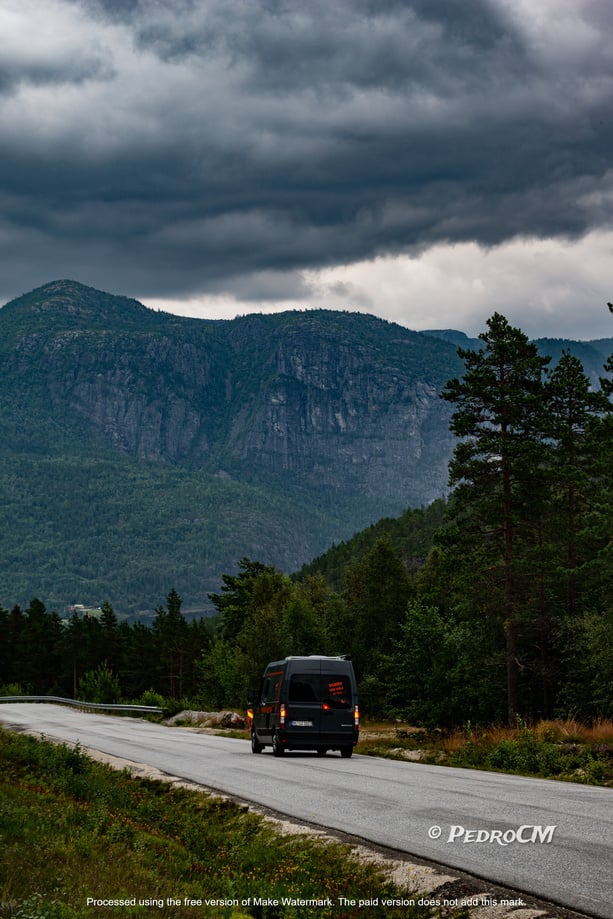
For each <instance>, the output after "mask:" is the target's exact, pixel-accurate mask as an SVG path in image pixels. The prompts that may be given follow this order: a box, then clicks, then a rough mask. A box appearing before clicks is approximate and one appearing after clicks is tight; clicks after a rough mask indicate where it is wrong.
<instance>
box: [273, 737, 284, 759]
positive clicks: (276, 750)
mask: <svg viewBox="0 0 613 919" xmlns="http://www.w3.org/2000/svg"><path fill="white" fill-rule="evenodd" d="M272 752H273V754H274V756H283V754H284V753H285V747H284V746H283V744H282V743H281V741H280V740H279V735H278V734H273V737H272Z"/></svg>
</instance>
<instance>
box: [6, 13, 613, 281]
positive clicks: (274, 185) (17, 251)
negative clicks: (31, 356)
mask: <svg viewBox="0 0 613 919" xmlns="http://www.w3.org/2000/svg"><path fill="white" fill-rule="evenodd" d="M536 6H537V9H536V10H535V9H534V7H535V4H528V3H527V2H526V3H525V4H522V3H521V2H520V3H509V2H506V0H473V2H466V3H464V2H461V3H458V2H455V0H412V2H408V0H407V2H392V0H372V2H367V0H335V2H334V3H330V2H328V0H314V2H311V3H308V4H304V3H300V2H298V0H285V2H281V0H279V2H276V0H270V2H266V0H259V2H252V0H208V2H195V0H193V2H192V0H175V2H173V3H170V4H169V3H167V2H161V0H147V2H144V0H143V2H136V0H135V2H130V3H126V2H123V0H122V2H112V0H83V2H82V3H79V2H76V0H49V2H47V3H45V4H42V5H40V4H39V3H36V2H34V0H28V2H25V4H24V2H23V0H22V2H20V3H17V2H16V0H14V6H13V4H12V3H11V2H9V3H8V9H9V11H10V12H11V14H12V19H11V20H10V21H8V31H7V32H6V34H7V35H8V38H5V40H4V45H3V46H2V54H1V62H0V93H4V95H2V96H0V118H1V123H2V125H3V130H2V134H1V135H0V205H1V208H0V240H1V241H2V250H1V251H2V253H3V264H2V266H1V267H2V277H3V279H4V283H3V289H4V292H5V293H6V295H11V294H13V293H18V292H20V291H21V290H22V289H24V288H27V287H32V286H34V285H35V284H36V283H39V282H40V283H42V282H44V281H47V280H49V279H50V278H52V277H59V276H71V277H79V278H81V279H83V280H86V281H87V282H88V283H93V284H97V285H99V286H106V287H107V288H108V287H109V286H111V283H112V287H113V289H115V290H120V291H122V292H125V293H138V294H141V295H150V296H152V295H164V294H166V295H168V296H171V295H174V296H180V295H182V294H187V293H190V292H193V291H203V290H208V291H211V292H224V291H230V292H232V291H233V292H235V293H240V295H241V296H242V297H248V296H249V290H250V289H251V290H252V291H253V297H254V299H257V298H258V297H259V296H260V295H261V290H262V289H266V290H268V291H269V295H270V296H271V297H273V298H274V297H276V296H278V297H279V298H280V299H283V297H285V296H287V294H288V290H287V289H286V288H284V287H283V285H279V284H278V283H276V282H275V281H274V279H273V274H274V272H275V271H280V272H286V273H289V274H290V275H291V272H292V271H297V270H299V269H302V268H309V267H311V268H312V267H319V266H323V265H326V264H334V263H338V262H351V261H354V260H358V259H364V258H368V257H373V256H376V255H377V254H389V253H398V252H403V251H419V250H420V249H421V248H425V247H427V246H429V245H431V244H433V243H436V242H438V241H445V240H449V241H465V240H475V241H477V242H479V243H481V244H484V245H494V244H496V243H499V242H502V241H504V240H507V239H510V238H513V237H515V236H517V235H533V236H543V237H548V236H571V237H572V236H579V235H581V234H582V233H584V232H586V231H588V230H590V229H593V228H596V227H605V226H610V222H611V205H612V203H613V166H612V164H611V154H610V151H611V149H612V148H613V130H612V128H611V124H612V122H611V115H612V112H611V100H612V98H613V63H612V58H611V55H610V42H609V40H608V37H609V36H610V35H611V33H612V26H613V7H612V6H611V5H610V4H609V3H606V2H588V0H586V2H577V0H572V2H571V0H568V2H565V0H555V2H554V0H551V2H542V3H540V4H538V5H536ZM20 17H21V18H20ZM251 276H252V277H253V279H254V280H253V282H252V284H251V287H250V282H249V278H250V277H251ZM288 276H289V275H288ZM24 278H27V279H28V280H27V282H26V281H24V280H23V279H24ZM255 279H257V281H256V280H255ZM292 283H294V284H295V285H296V288H295V289H296V290H299V288H300V284H299V281H296V279H295V278H294V281H293V282H292ZM291 294H292V292H291V291H290V295H291Z"/></svg>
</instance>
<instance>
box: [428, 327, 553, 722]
mask: <svg viewBox="0 0 613 919" xmlns="http://www.w3.org/2000/svg"><path fill="white" fill-rule="evenodd" d="M487 326H488V330H487V332H484V333H482V334H481V335H480V336H479V337H480V339H481V340H482V341H483V342H484V347H483V348H482V349H480V350H477V351H471V350H462V349H460V351H459V352H458V353H459V354H460V356H461V357H462V358H463V359H464V362H465V366H466V372H465V374H464V376H463V378H462V379H461V380H458V379H453V380H450V381H449V382H448V383H447V385H446V387H445V389H444V390H443V392H442V397H443V398H444V399H446V400H447V401H449V402H451V403H453V404H454V406H455V411H454V413H453V415H452V420H451V429H452V431H453V432H454V433H455V434H456V435H457V436H458V437H459V438H461V440H460V443H459V444H458V445H457V447H456V449H455V452H454V456H453V459H452V462H451V464H450V482H451V484H452V485H455V486H457V487H456V492H455V501H454V509H455V510H454V512H455V514H456V515H457V517H458V519H459V520H460V521H461V522H462V525H461V532H462V536H463V537H464V536H465V535H466V534H467V533H468V532H469V531H472V535H473V542H472V546H471V549H472V551H473V552H474V553H475V554H476V557H477V558H478V566H475V565H474V564H471V568H472V570H473V572H474V571H478V570H483V569H486V570H487V569H489V571H490V578H491V583H492V586H495V587H496V588H497V589H495V590H493V591H491V592H490V596H489V603H490V609H489V613H490V615H500V614H501V616H502V621H503V627H504V634H505V644H506V652H505V656H506V686H507V709H508V718H509V722H510V723H513V722H514V721H515V717H516V714H517V713H518V711H519V686H518V676H519V672H520V670H521V669H522V668H523V666H524V665H523V664H522V662H521V660H520V657H519V655H520V647H519V638H520V627H521V623H522V619H523V612H524V611H523V604H522V600H523V597H522V586H523V585H524V584H525V581H526V570H525V565H526V558H527V553H526V550H527V548H528V547H529V546H530V545H531V540H532V541H533V521H534V517H535V513H536V511H537V509H538V504H539V502H540V500H541V499H540V497H539V496H540V495H541V493H542V475H543V465H544V460H545V451H546V446H545V437H544V434H543V429H544V389H543V371H544V368H545V367H546V365H547V364H548V362H549V358H546V357H541V356H539V354H538V351H537V348H536V345H534V344H532V343H530V342H529V340H528V338H527V336H526V335H524V333H523V332H522V331H521V330H520V329H516V328H513V327H512V326H511V325H510V324H509V322H508V321H507V320H506V319H505V317H504V316H501V315H500V314H499V313H496V314H494V316H492V317H491V319H489V320H488V323H487ZM468 548H469V547H468V546H467V547H466V549H467V550H468ZM474 561H475V559H474V558H473V560H472V562H473V563H474ZM492 604H493V605H492ZM496 607H499V609H497V608H496Z"/></svg>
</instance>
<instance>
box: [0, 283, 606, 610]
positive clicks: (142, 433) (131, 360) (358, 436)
mask: <svg viewBox="0 0 613 919" xmlns="http://www.w3.org/2000/svg"><path fill="white" fill-rule="evenodd" d="M458 341H459V342H464V343H465V344H467V346H468V347H471V348H473V347H475V346H476V345H475V342H474V341H473V340H468V339H466V337H465V336H463V335H462V333H459V332H449V331H448V332H442V333H436V332H433V333H430V334H420V333H416V332H411V331H410V330H408V329H406V328H403V327H401V326H398V325H395V324H394V323H389V322H384V321H382V320H380V319H376V318H374V317H372V316H365V315H360V314H356V313H343V312H332V311H326V310H315V311H305V312H301V311H299V310H296V311H292V312H287V313H281V314H277V315H268V316H263V315H251V316H242V317H238V318H237V319H235V320H232V321H204V320H196V319H184V318H180V317H177V316H172V315H169V314H165V313H160V312H155V311H153V310H150V309H147V308H146V307H145V306H143V305H142V304H140V303H138V302H137V301H135V300H130V299H128V298H125V297H118V296H115V295H111V294H107V293H103V292H101V291H97V290H93V289H92V288H89V287H85V286H83V285H81V284H76V283H74V282H71V281H55V282H52V283H51V284H47V285H45V286H44V287H42V288H39V289H37V290H35V291H32V292H31V293H29V294H26V295H24V296H23V297H20V298H18V299H17V300H14V301H12V302H11V303H9V304H7V305H6V306H4V307H3V308H2V309H0V359H1V360H2V376H1V377H0V501H1V502H2V506H3V509H4V520H5V521H6V525H5V526H4V527H2V530H1V531H0V581H1V584H2V593H1V595H0V603H4V604H5V606H8V607H10V606H12V605H13V604H14V603H19V604H21V605H22V606H24V607H25V606H27V604H28V603H29V601H30V600H31V598H32V597H34V596H39V597H42V598H44V600H45V602H46V604H47V606H48V607H49V608H52V609H57V610H59V611H62V610H63V609H64V607H66V606H67V605H69V604H74V603H82V604H85V605H86V606H99V605H100V604H102V603H103V602H106V601H108V602H110V603H112V604H113V606H114V607H115V608H116V609H117V611H118V612H120V613H135V612H137V611H139V610H143V609H145V610H149V611H152V610H153V609H154V608H155V607H156V605H157V604H158V603H159V601H160V597H163V596H165V594H166V592H167V590H168V587H169V585H174V586H175V587H176V588H177V590H178V591H179V593H180V594H181V596H182V597H183V599H184V603H185V607H186V608H189V609H194V608H196V609H200V610H203V609H206V608H209V610H210V609H211V605H210V603H209V601H208V597H207V595H208V594H209V593H210V592H214V591H215V590H217V589H218V585H219V582H220V578H221V575H222V573H223V572H227V571H236V564H237V561H238V559H240V558H241V557H243V556H248V557H251V558H257V559H259V560H260V561H261V562H263V563H265V564H267V565H273V566H275V567H277V568H279V569H280V570H283V571H285V572H291V571H295V570H296V569H298V568H300V566H301V565H303V564H304V563H306V562H309V561H310V560H311V559H312V558H313V557H315V556H318V555H320V554H321V553H323V552H325V551H326V550H328V549H329V547H330V546H332V545H334V544H340V543H342V541H343V540H347V539H349V538H350V537H351V536H352V534H354V533H355V532H357V531H359V530H361V529H362V528H363V527H365V526H368V525H369V524H372V523H373V522H375V521H377V520H379V519H380V518H381V517H384V516H390V515H397V514H400V513H401V512H403V511H404V510H405V509H406V508H407V507H413V508H415V507H419V506H421V505H424V506H427V505H428V504H430V503H431V502H432V501H433V500H436V499H437V498H439V497H440V496H441V495H443V494H444V493H445V492H446V491H447V488H448V470H447V467H448V463H449V459H450V457H451V453H452V450H453V446H454V442H455V438H454V435H453V433H452V432H451V431H450V430H449V419H450V415H451V408H450V406H449V405H448V404H447V403H446V402H445V401H443V400H441V399H440V392H441V390H442V388H443V387H444V385H445V383H446V381H447V380H448V379H449V378H450V377H453V376H457V375H459V374H460V373H461V372H462V366H463V364H462V360H461V359H460V358H459V357H458V355H457V349H456V344H457V342H458ZM476 344H477V345H479V346H481V345H482V343H479V342H477V343H476ZM551 344H552V351H553V350H554V348H555V349H557V351H556V355H558V353H559V351H560V348H562V347H565V346H568V347H569V348H570V349H571V350H573V353H575V352H577V353H580V354H581V355H582V359H583V358H584V359H585V361H586V371H587V372H588V375H589V376H590V379H592V380H594V379H596V378H597V376H598V373H600V372H601V368H602V362H603V360H604V357H603V356H602V355H603V354H605V350H606V347H607V342H574V343H573V342H571V343H564V342H559V341H558V342H553V343H551ZM541 347H542V345H541ZM611 348H613V344H612V343H611V341H609V350H611ZM606 353H608V352H606ZM415 524H416V526H417V520H416V521H415ZM426 543H427V539H426V540H425V541H424V540H422V542H421V544H420V545H416V546H415V547H414V548H410V550H409V549H407V551H409V552H410V554H411V555H415V556H424V555H425V554H426V551H427V545H426ZM339 551H340V550H339ZM334 583H335V586H336V587H337V588H340V580H338V579H337V580H336V581H335V582H334Z"/></svg>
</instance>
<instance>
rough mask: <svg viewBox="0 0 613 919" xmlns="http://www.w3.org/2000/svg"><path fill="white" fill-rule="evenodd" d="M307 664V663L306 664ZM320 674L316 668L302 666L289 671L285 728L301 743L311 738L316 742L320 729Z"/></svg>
mask: <svg viewBox="0 0 613 919" xmlns="http://www.w3.org/2000/svg"><path fill="white" fill-rule="evenodd" d="M307 666H308V665H307ZM320 697H321V674H320V671H319V667H317V669H314V668H313V669H311V668H309V669H307V667H304V668H302V667H301V669H300V670H297V671H295V672H293V673H290V677H289V681H288V687H287V722H286V723H287V729H288V734H290V735H291V736H292V737H298V736H299V737H300V741H301V743H308V742H309V740H311V739H312V741H313V744H316V743H317V735H318V734H319V732H320V731H321V720H322V708H321V698H320Z"/></svg>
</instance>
